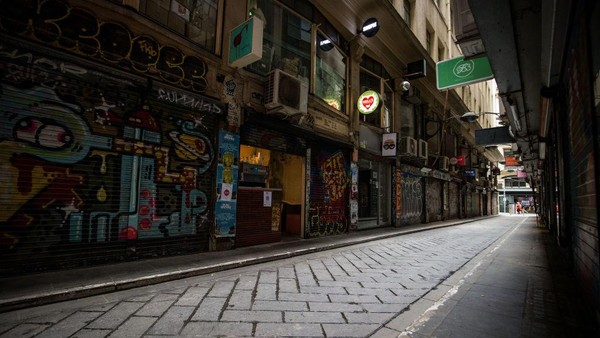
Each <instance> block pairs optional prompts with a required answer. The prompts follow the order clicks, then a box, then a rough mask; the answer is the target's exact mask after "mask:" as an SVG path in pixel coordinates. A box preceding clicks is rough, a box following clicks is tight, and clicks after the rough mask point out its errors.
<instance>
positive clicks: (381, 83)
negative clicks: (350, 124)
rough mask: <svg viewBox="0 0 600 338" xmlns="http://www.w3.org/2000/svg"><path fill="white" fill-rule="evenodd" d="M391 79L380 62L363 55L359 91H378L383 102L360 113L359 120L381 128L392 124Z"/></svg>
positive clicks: (392, 94)
mask: <svg viewBox="0 0 600 338" xmlns="http://www.w3.org/2000/svg"><path fill="white" fill-rule="evenodd" d="M391 81H392V80H391V76H390V75H389V73H388V72H387V71H386V70H385V68H384V67H383V65H382V64H380V63H379V62H377V61H375V60H374V59H372V58H370V57H368V56H366V55H365V56H363V60H362V62H361V70H360V92H361V93H364V92H365V91H367V90H373V91H375V92H377V93H379V95H380V97H381V98H382V100H383V104H380V105H379V107H378V108H377V109H376V110H375V111H373V112H371V113H369V114H361V116H360V121H361V122H363V123H366V124H370V125H372V126H375V127H378V128H383V129H386V128H390V127H391V126H392V116H393V114H394V105H393V101H394V92H393V90H392V89H391V88H392V86H393V83H392V82H391Z"/></svg>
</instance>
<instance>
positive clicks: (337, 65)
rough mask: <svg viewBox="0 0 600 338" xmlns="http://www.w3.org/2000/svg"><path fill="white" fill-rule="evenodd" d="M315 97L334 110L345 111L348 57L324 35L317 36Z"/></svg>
mask: <svg viewBox="0 0 600 338" xmlns="http://www.w3.org/2000/svg"><path fill="white" fill-rule="evenodd" d="M316 61H317V62H316V69H315V71H316V74H315V75H316V76H315V91H316V92H315V95H316V96H318V97H320V98H321V99H323V100H324V101H325V102H326V103H327V104H328V105H329V106H331V107H333V108H334V109H337V110H340V111H345V103H346V57H345V56H344V54H342V53H341V52H340V50H339V49H338V48H337V47H336V46H335V45H334V44H333V42H332V41H331V40H330V39H329V38H328V37H326V36H325V35H323V34H322V33H320V32H319V33H318V34H317V56H316Z"/></svg>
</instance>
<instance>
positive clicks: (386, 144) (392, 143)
mask: <svg viewBox="0 0 600 338" xmlns="http://www.w3.org/2000/svg"><path fill="white" fill-rule="evenodd" d="M397 142H398V133H387V134H383V135H381V156H396V149H398V147H397Z"/></svg>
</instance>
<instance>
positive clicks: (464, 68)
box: [452, 60, 475, 77]
mask: <svg viewBox="0 0 600 338" xmlns="http://www.w3.org/2000/svg"><path fill="white" fill-rule="evenodd" d="M473 70H475V64H474V63H473V61H472V60H468V61H463V62H458V63H456V65H454V69H452V72H453V73H454V75H456V76H457V77H467V76H469V75H471V73H473Z"/></svg>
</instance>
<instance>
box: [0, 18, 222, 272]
mask: <svg viewBox="0 0 600 338" xmlns="http://www.w3.org/2000/svg"><path fill="white" fill-rule="evenodd" d="M94 20H96V19H94ZM130 36H135V34H134V33H133V32H131V34H130ZM140 38H141V37H140ZM144 38H145V39H151V38H150V37H148V36H146V37H144ZM8 41H9V39H8V38H7V39H6V40H3V42H2V43H1V45H0V49H2V50H3V51H4V52H3V53H2V55H1V56H0V58H1V59H0V64H1V65H2V66H0V68H2V69H4V70H6V71H3V72H2V78H1V79H0V84H1V86H2V92H1V93H0V115H1V116H3V117H2V120H1V122H2V123H1V127H0V133H1V134H2V136H1V137H0V139H1V140H2V141H1V142H0V143H1V144H2V145H3V147H2V151H0V156H1V157H2V161H1V162H2V163H3V164H4V165H5V167H4V173H3V175H4V184H3V185H2V187H1V188H0V189H1V190H0V196H2V203H0V204H1V205H2V207H0V209H1V212H0V214H2V224H3V227H2V231H1V232H0V237H2V238H3V240H2V241H1V242H0V246H1V249H2V252H3V257H4V258H3V263H2V271H3V272H4V271H6V272H7V273H15V271H16V270H29V271H30V270H38V269H62V268H71V267H78V266H83V265H91V264H97V263H111V262H120V261H123V260H126V259H140V258H143V257H146V256H148V257H156V256H159V255H174V254H183V253H190V252H198V251H207V250H208V248H209V237H210V231H211V229H212V226H213V224H212V220H211V218H210V216H209V215H210V214H211V213H210V211H209V210H210V209H211V207H212V206H211V199H212V196H213V195H214V190H215V188H214V180H215V173H214V170H213V169H212V168H214V166H213V165H212V164H213V161H214V159H215V146H216V145H215V140H216V133H215V132H214V131H215V130H218V125H219V120H220V119H222V118H223V117H224V115H225V111H226V110H225V107H224V105H223V104H222V103H220V102H219V101H217V100H215V99H211V98H209V97H207V96H204V95H203V94H201V93H199V92H194V91H193V89H191V88H182V87H179V86H178V85H177V84H174V83H175V82H176V81H175V80H173V79H171V80H173V81H171V82H166V81H164V79H160V78H158V77H157V78H154V79H151V78H150V76H152V75H148V76H141V74H138V73H139V72H138V73H136V72H134V71H133V70H132V69H128V67H126V66H119V67H117V66H115V65H113V64H106V62H103V60H102V59H101V58H100V57H96V56H93V55H88V56H87V57H79V56H75V55H73V54H72V53H66V52H61V51H59V50H56V49H55V48H52V49H51V48H49V47H47V46H44V45H43V44H40V43H33V42H26V41H19V42H18V43H9V42H8ZM155 42H156V41H155ZM98 48H100V49H101V50H102V48H104V46H100V47H98ZM69 52H72V50H69ZM180 56H181V57H182V58H184V59H185V58H186V57H187V55H185V54H180ZM129 57H133V56H131V55H130V56H129ZM120 61H122V63H120V64H119V65H122V64H123V65H124V64H127V61H130V60H128V59H127V57H123V58H122V60H120ZM195 61H197V62H198V63H197V64H198V65H199V63H201V62H203V61H201V60H200V59H195ZM202 67H208V65H207V64H205V63H202ZM9 69H13V70H15V71H14V72H13V71H7V70H9ZM17 70H18V71H17ZM18 74H20V75H18ZM182 98H185V99H182Z"/></svg>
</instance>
